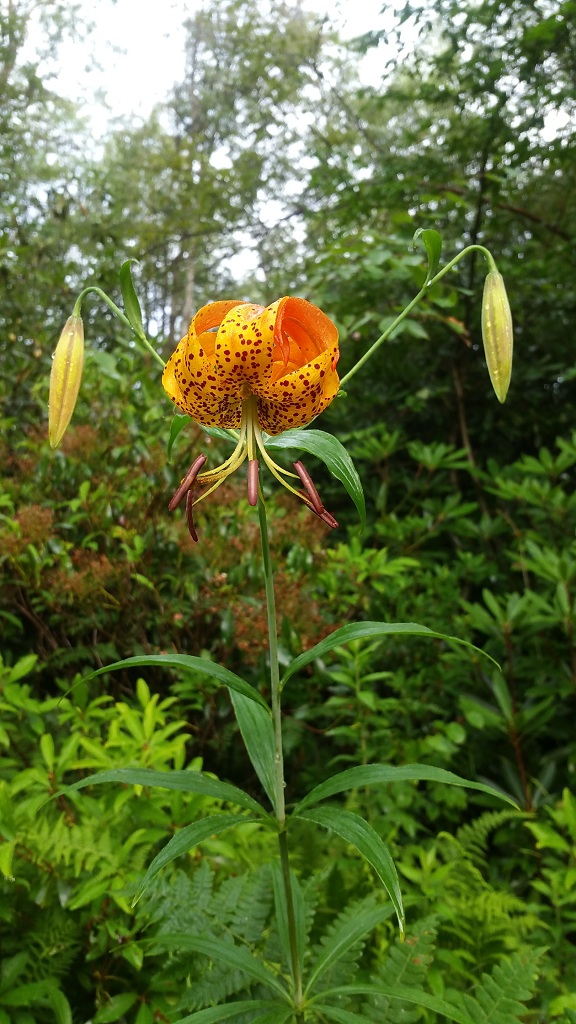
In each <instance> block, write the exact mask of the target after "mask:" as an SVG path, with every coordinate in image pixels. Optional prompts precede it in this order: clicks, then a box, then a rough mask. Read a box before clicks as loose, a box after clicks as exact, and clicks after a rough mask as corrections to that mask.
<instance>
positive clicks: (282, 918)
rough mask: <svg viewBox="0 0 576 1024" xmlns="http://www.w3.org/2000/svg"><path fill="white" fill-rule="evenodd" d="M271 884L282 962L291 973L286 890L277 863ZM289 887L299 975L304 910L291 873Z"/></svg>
mask: <svg viewBox="0 0 576 1024" xmlns="http://www.w3.org/2000/svg"><path fill="white" fill-rule="evenodd" d="M272 884H273V887H274V907H275V910H276V924H277V927H278V936H279V939H280V947H281V950H282V954H283V956H284V962H285V963H286V964H288V965H289V966H290V970H291V971H292V960H291V951H290V933H289V928H288V910H287V906H286V890H285V889H284V884H283V879H282V871H281V868H280V865H279V864H278V863H274V864H272ZM290 886H291V889H292V899H293V904H294V920H295V924H296V948H297V952H298V963H299V964H300V973H302V968H303V966H304V949H305V946H306V910H305V906H304V897H303V895H302V889H301V888H300V883H299V881H298V878H297V876H296V875H295V874H294V872H293V871H291V872H290Z"/></svg>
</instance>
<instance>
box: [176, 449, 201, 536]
mask: <svg viewBox="0 0 576 1024" xmlns="http://www.w3.org/2000/svg"><path fill="white" fill-rule="evenodd" d="M205 462H206V456H205V455H198V456H197V458H195V459H194V462H193V463H192V465H191V466H190V469H189V470H188V472H187V473H186V476H185V477H184V478H183V480H182V483H181V484H180V487H179V488H178V490H177V491H175V492H174V494H173V495H172V498H171V499H170V503H169V505H168V511H169V512H173V511H174V509H175V508H178V505H179V504H180V502H181V501H182V498H183V497H184V495H185V494H187V493H188V492H189V490H190V488H191V487H192V484H193V483H194V481H195V479H196V477H197V476H198V473H199V472H200V470H201V469H202V466H203V465H204V463H205ZM195 539H196V540H198V538H197V537H196V538H195Z"/></svg>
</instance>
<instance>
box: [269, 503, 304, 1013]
mask: <svg viewBox="0 0 576 1024" xmlns="http://www.w3.org/2000/svg"><path fill="white" fill-rule="evenodd" d="M258 519H259V523H260V539H261V543H262V561H263V564H264V586H265V589H266V612H267V618H268V642H269V652H270V695H271V703H272V722H273V725H274V805H275V808H274V809H275V812H276V820H277V822H278V845H279V848H280V865H281V869H282V882H283V885H284V895H285V898H286V916H287V922H288V939H289V942H290V959H291V968H292V979H293V982H294V1003H295V1006H296V1008H297V1009H296V1021H297V1022H298V1024H303V1022H304V1016H303V1013H302V1012H301V1010H299V1009H298V1008H299V1007H301V1005H302V972H301V969H300V957H299V955H298V940H297V933H296V915H295V912H294V895H293V892H292V882H291V880H290V858H289V854H288V836H287V834H286V802H285V799H284V785H285V783H284V754H283V750H282V705H281V693H280V666H279V663H278V626H277V621H276V597H275V593H274V575H273V572H272V559H271V557H270V543H269V540H268V518H267V516H266V506H265V504H264V499H263V497H262V491H261V490H259V492H258Z"/></svg>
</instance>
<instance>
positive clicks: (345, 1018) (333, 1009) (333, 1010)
mask: <svg viewBox="0 0 576 1024" xmlns="http://www.w3.org/2000/svg"><path fill="white" fill-rule="evenodd" d="M314 1009H315V1010H318V1011H319V1012H320V1013H322V1014H324V1016H325V1017H327V1018H328V1020H333V1021H336V1024H374V1018H373V1017H364V1016H363V1015H362V1014H361V1013H352V1011H351V1010H343V1009H342V1008H341V1007H339V1006H330V1005H329V1004H328V1003H315V1004H314Z"/></svg>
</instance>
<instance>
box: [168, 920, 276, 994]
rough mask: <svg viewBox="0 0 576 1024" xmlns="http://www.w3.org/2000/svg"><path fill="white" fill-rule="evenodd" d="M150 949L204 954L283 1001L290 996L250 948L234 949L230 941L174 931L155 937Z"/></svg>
mask: <svg viewBox="0 0 576 1024" xmlns="http://www.w3.org/2000/svg"><path fill="white" fill-rule="evenodd" d="M153 949H154V950H155V951H156V952H157V951H158V950H164V949H174V950H177V952H178V953H181V952H183V951H184V950H188V949H190V950H193V951H194V952H196V953H204V954H205V955H206V956H209V957H210V958H211V959H212V960H222V961H223V962H224V963H225V964H228V966H229V967H230V969H231V970H238V971H244V972H245V973H246V974H249V975H250V977H251V978H253V979H254V981H258V982H260V984H261V985H266V986H267V987H268V988H271V989H273V991H274V992H277V993H278V994H279V995H280V996H282V998H283V999H285V1000H286V1002H288V1001H289V998H290V997H289V994H288V990H287V988H286V986H285V984H284V982H283V981H281V980H280V978H278V976H277V975H276V974H273V973H272V971H269V970H268V968H267V967H265V966H264V964H263V963H262V961H261V960H259V959H258V958H257V957H256V956H254V955H253V954H252V953H251V952H250V950H249V949H245V948H243V947H242V946H236V945H235V944H234V943H233V942H225V941H224V940H223V939H213V938H208V937H204V936H202V935H190V933H189V932H185V933H180V932H173V933H171V934H170V935H160V936H158V937H157V938H156V939H155V940H154V942H153Z"/></svg>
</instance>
